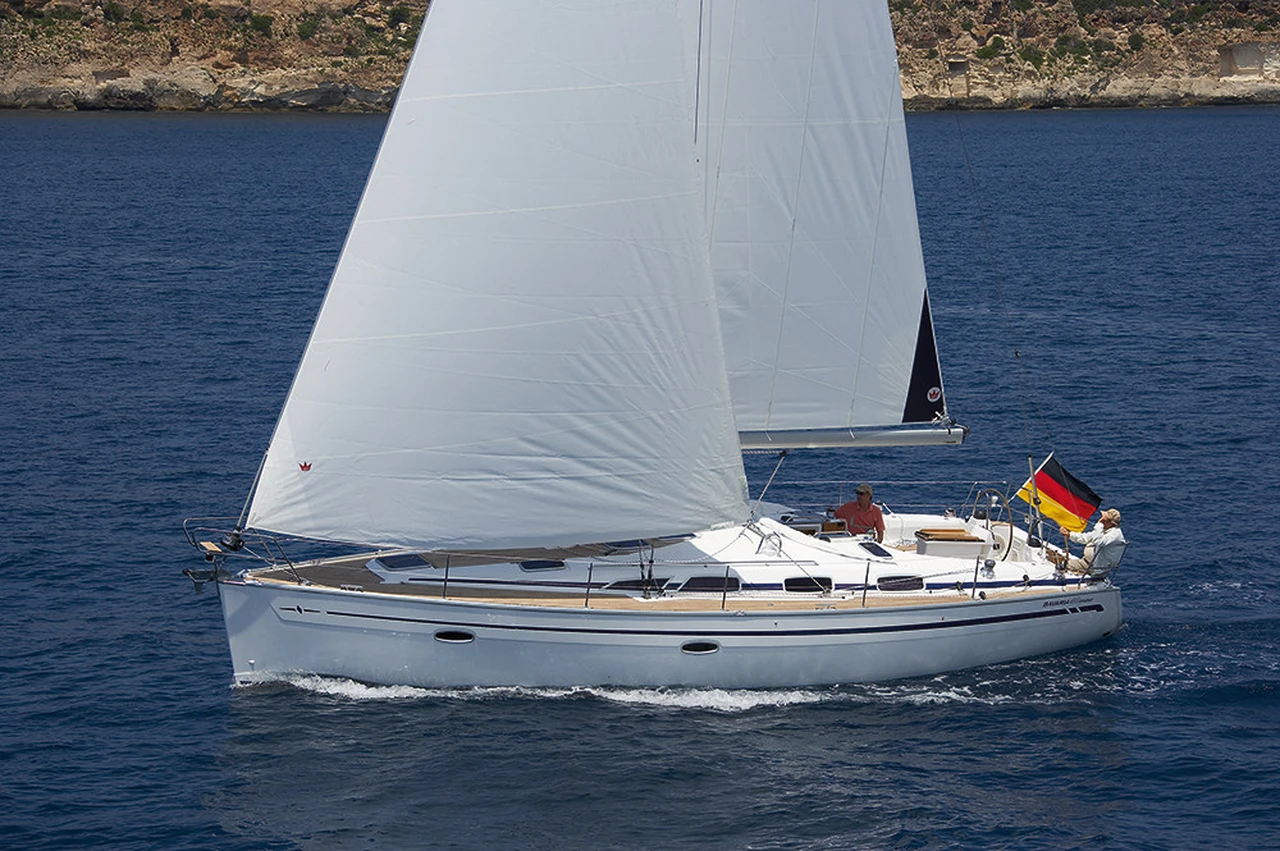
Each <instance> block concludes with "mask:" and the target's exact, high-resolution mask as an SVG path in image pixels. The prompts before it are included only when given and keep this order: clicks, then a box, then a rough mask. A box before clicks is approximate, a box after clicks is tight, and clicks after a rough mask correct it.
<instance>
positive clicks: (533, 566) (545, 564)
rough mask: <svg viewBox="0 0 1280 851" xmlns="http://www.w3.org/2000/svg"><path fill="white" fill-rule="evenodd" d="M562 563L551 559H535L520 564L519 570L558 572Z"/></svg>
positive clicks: (562, 565)
mask: <svg viewBox="0 0 1280 851" xmlns="http://www.w3.org/2000/svg"><path fill="white" fill-rule="evenodd" d="M563 567H564V562H562V561H559V560H557V559H553V558H535V559H530V560H529V561H522V562H520V569H521V570H560V569H561V568H563Z"/></svg>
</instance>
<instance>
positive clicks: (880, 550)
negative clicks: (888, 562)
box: [859, 541, 893, 558]
mask: <svg viewBox="0 0 1280 851" xmlns="http://www.w3.org/2000/svg"><path fill="white" fill-rule="evenodd" d="M859 546H861V547H862V548H863V549H864V550H866V551H867V552H869V553H871V554H872V555H873V556H876V557H877V558H893V553H891V552H889V551H888V550H886V549H885V548H884V547H882V546H880V545H879V544H877V543H876V542H875V541H863V542H862V543H861V544H859Z"/></svg>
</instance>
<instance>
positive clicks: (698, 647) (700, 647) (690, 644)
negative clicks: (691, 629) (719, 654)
mask: <svg viewBox="0 0 1280 851" xmlns="http://www.w3.org/2000/svg"><path fill="white" fill-rule="evenodd" d="M719 649H720V645H719V644H716V643H715V642H714V641H686V642H685V643H684V644H682V645H680V651H681V652H682V653H688V654H689V655H691V656H705V655H707V654H708V653H715V652H716V651H717V650H719Z"/></svg>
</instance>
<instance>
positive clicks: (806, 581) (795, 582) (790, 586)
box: [782, 576, 831, 594]
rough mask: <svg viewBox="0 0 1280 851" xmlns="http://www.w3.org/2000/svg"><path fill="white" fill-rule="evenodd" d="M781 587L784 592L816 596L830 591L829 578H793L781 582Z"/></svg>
mask: <svg viewBox="0 0 1280 851" xmlns="http://www.w3.org/2000/svg"><path fill="white" fill-rule="evenodd" d="M782 587H783V589H785V590H786V591H791V592H793V593H797V594H804V593H809V594H818V593H822V592H824V591H830V590H831V577H830V576H793V577H791V578H790V579H785V580H783V582H782Z"/></svg>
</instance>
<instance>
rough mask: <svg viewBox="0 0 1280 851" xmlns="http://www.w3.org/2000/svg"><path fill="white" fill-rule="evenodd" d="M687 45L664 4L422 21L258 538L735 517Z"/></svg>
mask: <svg viewBox="0 0 1280 851" xmlns="http://www.w3.org/2000/svg"><path fill="white" fill-rule="evenodd" d="M783 5H787V6H789V5H790V4H783ZM850 5H862V4H850ZM686 23H687V21H686ZM683 41H684V35H683V33H682V30H681V18H680V17H679V15H678V14H677V9H676V4H675V3H674V2H665V3H664V2H655V0H635V2H600V0H592V2H570V3H564V2H534V1H533V0H523V2H510V0H507V2H502V0H435V1H434V2H433V3H432V5H431V10H430V13H429V15H428V19H427V21H426V25H425V26H424V28H423V32H422V35H421V38H420V41H419V45H418V48H417V50H416V52H415V56H414V59H413V60H412V63H411V66H410V69H409V71H408V74H407V76H406V78H405V81H404V85H403V87H402V89H401V92H400V96H399V99H398V101H397V103H396V107H395V110H394V111H393V113H392V115H391V118H390V120H389V123H388V129H387V131H386V135H385V137H384V139H383V141H382V145H381V148H380V150H379V152H378V155H377V159H376V161H375V163H374V167H373V171H372V174H371V176H370V180H369V183H368V185H367V187H366V189H365V193H364V197H363V198H362V199H361V202H360V206H359V209H358V212H357V214H356V217H355V221H354V223H353V224H352V227H351V230H350V233H349V235H348V237H347V242H346V245H345V246H344V249H343V252H342V256H341V259H340V261H339V263H338V266H337V269H336V271H335V273H334V276H333V279H332V281H331V283H330V288H329V291H328V293H327V295H326V297H325V301H324V304H323V307H322V309H321V312H320V315H319V318H318V320H317V322H316V326H315V328H314V330H313V333H312V336H311V339H310V341H309V343H308V346H307V349H306V352H305V354H304V356H303V358H302V362H301V364H300V366H299V368H298V372H297V375H296V376H295V379H294V383H293V386H292V387H291V389H290V392H289V396H288V399H287V402H286V404H285V407H284V410H283V412H282V414H281V417H280V420H279V422H278V424H277V427H276V431H275V434H274V435H273V438H272V441H271V444H270V449H269V451H268V455H267V458H266V461H265V463H264V467H263V471H262V474H261V477H260V481H259V484H258V486H257V490H256V495H255V498H254V500H253V504H252V509H251V512H250V517H249V522H250V525H252V526H254V527H256V528H260V529H267V530H274V531H278V532H286V533H293V534H304V535H310V536H317V537H322V538H330V539H338V540H349V541H358V542H362V543H370V544H382V545H393V544H394V545H412V546H421V547H515V546H535V545H546V546H554V545H563V544H572V543H577V542H587V541H608V540H617V539H625V538H635V537H642V536H652V535H662V534H673V533H681V532H687V531H691V530H694V529H698V528H707V527H711V526H713V525H715V524H718V523H723V522H728V521H739V520H743V519H745V517H746V513H747V511H746V505H745V494H746V482H745V476H744V475H743V470H742V463H741V458H740V455H739V451H738V442H737V436H736V430H735V426H734V420H733V413H732V407H731V402H730V396H729V385H728V380H727V377H726V373H725V364H724V354H723V351H722V344H721V339H720V335H719V333H718V319H717V314H716V304H715V295H714V291H713V284H712V280H711V271H710V264H709V258H708V250H707V245H708V241H707V235H706V224H705V219H704V215H703V206H702V192H701V188H700V181H699V180H698V179H697V178H696V174H695V167H694V157H693V156H692V147H691V146H692V132H691V130H692V116H693V86H692V85H691V81H690V80H689V79H688V78H687V77H686V73H685V72H686V68H687V66H686V61H685V60H686V54H685V51H684V49H683V48H684V44H683ZM874 321H876V322H879V321H880V319H879V317H877V318H876V319H875V320H874Z"/></svg>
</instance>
